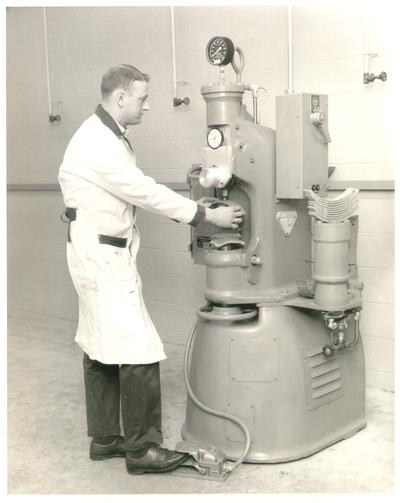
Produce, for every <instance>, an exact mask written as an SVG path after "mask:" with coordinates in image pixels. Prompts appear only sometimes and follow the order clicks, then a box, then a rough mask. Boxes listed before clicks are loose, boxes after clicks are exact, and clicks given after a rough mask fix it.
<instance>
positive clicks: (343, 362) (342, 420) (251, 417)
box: [177, 36, 366, 479]
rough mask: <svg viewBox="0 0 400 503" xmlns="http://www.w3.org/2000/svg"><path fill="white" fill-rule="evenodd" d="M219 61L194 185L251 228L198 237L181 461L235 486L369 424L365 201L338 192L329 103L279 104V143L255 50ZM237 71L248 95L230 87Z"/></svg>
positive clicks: (203, 228) (212, 45) (291, 98)
mask: <svg viewBox="0 0 400 503" xmlns="http://www.w3.org/2000/svg"><path fill="white" fill-rule="evenodd" d="M206 52H207V58H208V61H209V62H210V63H211V64H212V65H215V66H217V67H219V80H218V82H216V83H215V84H210V85H206V86H204V87H202V89H201V93H202V96H203V98H204V100H205V102H206V117H207V129H206V145H205V146H204V148H203V149H202V163H201V164H196V165H193V166H192V168H191V169H190V171H189V173H188V180H189V182H190V188H191V197H192V198H193V199H195V200H198V199H199V198H201V197H206V198H208V199H207V204H208V205H210V206H212V207H215V206H218V205H230V204H239V205H240V206H241V207H242V208H243V209H244V210H245V212H246V216H245V218H244V220H243V223H242V225H241V227H240V229H238V230H237V231H233V230H229V229H222V228H217V227H215V226H213V225H211V224H207V223H204V224H202V225H199V226H198V227H196V228H194V230H192V242H191V252H192V256H193V259H194V261H195V263H196V264H203V265H205V266H206V272H207V274H206V290H205V299H206V304H205V305H204V306H203V307H201V308H200V309H199V310H198V313H197V315H198V320H197V322H196V324H195V326H194V327H193V330H192V332H191V334H190V337H189V343H188V347H187V349H186V354H185V379H186V384H187V388H188V399H187V409H186V418H185V422H184V425H183V427H182V438H183V441H181V442H179V443H178V446H177V449H178V450H181V451H186V452H190V453H191V455H192V465H193V466H194V467H195V468H196V469H197V470H198V471H200V472H201V473H203V474H204V475H207V476H214V477H220V478H222V479H224V478H226V476H227V474H229V473H230V472H231V471H232V470H233V469H234V468H235V467H236V466H238V464H240V463H241V462H243V461H245V462H251V463H275V462H283V461H290V460H295V459H299V458H302V457H305V456H308V455H310V454H312V453H315V452H317V451H319V450H321V449H323V448H324V447H326V446H328V445H331V444H332V443H334V442H337V441H339V440H341V439H345V438H347V437H349V436H351V435H353V434H354V433H356V432H357V431H358V430H359V429H361V428H363V427H364V426H365V425H366V421H365V377H364V356H363V348H362V343H361V339H360V331H359V320H360V311H361V303H362V301H361V290H362V283H361V282H360V281H359V279H358V273H357V262H356V256H357V228H358V216H357V197H358V194H357V190H355V189H351V188H350V189H347V190H345V191H344V192H342V193H338V192H332V191H331V192H329V180H328V176H329V174H330V173H328V171H329V167H328V143H329V142H330V136H329V131H328V97H327V96H326V95H324V94H308V93H303V94H285V95H282V96H278V97H277V98H276V131H275V130H273V129H270V128H267V127H263V126H261V125H260V124H259V123H258V106H257V105H258V101H257V100H258V95H259V91H260V88H259V87H258V86H257V85H253V84H244V83H242V81H241V80H242V77H241V74H242V70H243V67H244V55H243V53H242V51H241V50H240V49H239V48H238V47H234V44H233V42H232V41H231V40H230V39H228V38H226V37H220V36H217V37H213V38H212V39H211V40H210V41H209V43H208V45H207V51H206ZM237 60H238V61H237ZM228 64H232V66H233V68H234V70H235V73H236V82H233V83H232V82H230V83H228V82H226V77H225V72H224V67H225V66H226V65H228ZM246 91H247V92H250V93H251V96H252V101H253V110H252V114H250V113H249V112H248V111H247V110H246V107H245V106H244V105H243V96H244V93H245V92H246ZM189 369H190V370H189ZM229 460H230V461H229ZM233 461H235V463H233Z"/></svg>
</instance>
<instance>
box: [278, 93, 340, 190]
mask: <svg viewBox="0 0 400 503" xmlns="http://www.w3.org/2000/svg"><path fill="white" fill-rule="evenodd" d="M329 142H330V137H329V132H328V96H327V95H325V94H310V93H303V94H287V95H284V96H277V98H276V197H277V198H278V199H303V197H304V193H303V191H304V190H306V189H312V188H314V189H315V188H316V189H317V190H318V188H319V187H320V188H322V187H323V186H325V185H327V183H328V143H329Z"/></svg>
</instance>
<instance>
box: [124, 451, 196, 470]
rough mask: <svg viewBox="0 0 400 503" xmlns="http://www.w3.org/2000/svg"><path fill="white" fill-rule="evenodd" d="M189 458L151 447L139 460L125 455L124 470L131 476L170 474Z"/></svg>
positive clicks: (127, 454) (187, 455) (181, 454)
mask: <svg viewBox="0 0 400 503" xmlns="http://www.w3.org/2000/svg"><path fill="white" fill-rule="evenodd" d="M188 457H189V454H186V453H181V452H176V451H170V450H168V449H164V448H163V447H160V446H158V445H151V446H150V447H149V449H148V450H147V452H146V454H145V455H144V456H142V457H141V458H135V457H133V456H132V455H130V453H129V451H128V452H127V453H126V469H127V470H128V473H130V474H131V475H140V474H141V473H163V472H172V471H173V470H175V468H178V466H179V465H181V464H182V463H183V462H184V461H186V460H187V459H188Z"/></svg>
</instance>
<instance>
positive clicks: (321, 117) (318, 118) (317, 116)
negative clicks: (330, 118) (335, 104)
mask: <svg viewBox="0 0 400 503" xmlns="http://www.w3.org/2000/svg"><path fill="white" fill-rule="evenodd" d="M311 122H312V123H313V124H314V126H322V124H323V123H324V122H325V114H324V113H323V112H313V113H312V114H311Z"/></svg>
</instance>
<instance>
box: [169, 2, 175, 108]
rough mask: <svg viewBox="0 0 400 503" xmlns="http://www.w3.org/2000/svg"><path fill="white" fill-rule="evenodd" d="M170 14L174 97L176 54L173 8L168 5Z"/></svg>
mask: <svg viewBox="0 0 400 503" xmlns="http://www.w3.org/2000/svg"><path fill="white" fill-rule="evenodd" d="M169 9H170V14H171V41H172V83H173V86H174V96H173V97H174V99H175V98H176V55H175V15H174V8H173V7H170V8H169Z"/></svg>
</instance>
